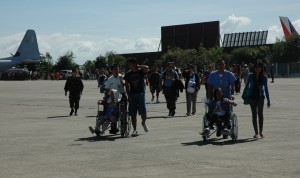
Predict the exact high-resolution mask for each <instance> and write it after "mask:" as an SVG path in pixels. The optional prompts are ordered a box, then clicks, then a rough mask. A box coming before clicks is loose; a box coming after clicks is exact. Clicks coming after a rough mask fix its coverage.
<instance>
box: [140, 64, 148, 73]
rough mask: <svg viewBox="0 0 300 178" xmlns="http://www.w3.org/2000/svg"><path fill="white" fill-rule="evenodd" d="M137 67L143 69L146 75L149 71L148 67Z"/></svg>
mask: <svg viewBox="0 0 300 178" xmlns="http://www.w3.org/2000/svg"><path fill="white" fill-rule="evenodd" d="M137 67H138V68H140V69H142V70H143V72H144V73H147V72H148V71H149V67H148V66H147V65H137Z"/></svg>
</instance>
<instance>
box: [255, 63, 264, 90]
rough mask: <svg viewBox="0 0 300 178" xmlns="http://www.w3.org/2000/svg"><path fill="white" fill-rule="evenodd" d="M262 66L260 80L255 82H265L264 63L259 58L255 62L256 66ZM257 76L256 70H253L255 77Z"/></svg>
mask: <svg viewBox="0 0 300 178" xmlns="http://www.w3.org/2000/svg"><path fill="white" fill-rule="evenodd" d="M256 67H260V68H261V71H260V72H259V74H258V80H254V82H258V84H260V85H261V84H263V77H264V64H263V62H262V61H261V60H257V61H256V62H255V64H254V68H256ZM255 78H256V72H253V79H255Z"/></svg>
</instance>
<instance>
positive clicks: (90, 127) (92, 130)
mask: <svg viewBox="0 0 300 178" xmlns="http://www.w3.org/2000/svg"><path fill="white" fill-rule="evenodd" d="M89 129H90V131H91V133H92V134H94V133H95V130H94V128H93V127H92V126H89Z"/></svg>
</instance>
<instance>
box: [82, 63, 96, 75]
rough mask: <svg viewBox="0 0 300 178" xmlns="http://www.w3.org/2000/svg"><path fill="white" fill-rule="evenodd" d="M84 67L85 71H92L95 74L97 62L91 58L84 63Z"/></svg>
mask: <svg viewBox="0 0 300 178" xmlns="http://www.w3.org/2000/svg"><path fill="white" fill-rule="evenodd" d="M83 68H84V71H87V72H89V73H92V74H94V73H95V72H96V67H95V63H94V62H93V61H91V60H87V61H86V62H85V63H84V64H83Z"/></svg>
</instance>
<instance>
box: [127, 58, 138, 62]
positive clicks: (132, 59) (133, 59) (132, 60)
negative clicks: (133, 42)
mask: <svg viewBox="0 0 300 178" xmlns="http://www.w3.org/2000/svg"><path fill="white" fill-rule="evenodd" d="M129 62H132V63H136V59H135V58H128V59H127V63H129Z"/></svg>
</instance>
